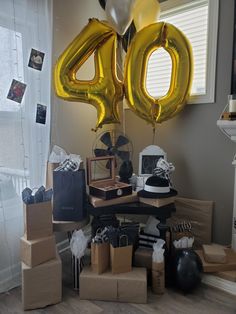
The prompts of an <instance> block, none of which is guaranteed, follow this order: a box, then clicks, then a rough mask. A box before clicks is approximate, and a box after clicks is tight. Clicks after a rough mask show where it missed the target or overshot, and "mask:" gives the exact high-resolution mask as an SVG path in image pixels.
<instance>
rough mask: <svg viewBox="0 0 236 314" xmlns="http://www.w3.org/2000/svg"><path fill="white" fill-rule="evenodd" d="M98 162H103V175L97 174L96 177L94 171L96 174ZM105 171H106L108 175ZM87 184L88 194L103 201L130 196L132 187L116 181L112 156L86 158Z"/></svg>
mask: <svg viewBox="0 0 236 314" xmlns="http://www.w3.org/2000/svg"><path fill="white" fill-rule="evenodd" d="M100 162H101V163H102V162H105V164H104V172H105V173H103V172H101V173H97V177H96V171H97V172H98V170H97V169H99V165H98V166H97V163H100ZM105 169H106V170H108V173H107V172H106V171H105ZM87 184H88V185H89V194H90V195H93V196H96V197H98V198H101V199H103V200H111V199H113V198H117V197H122V196H126V195H130V194H132V185H130V184H127V183H123V182H117V181H116V178H115V157H114V156H104V157H94V158H87Z"/></svg>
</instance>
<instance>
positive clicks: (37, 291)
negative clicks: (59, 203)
mask: <svg viewBox="0 0 236 314" xmlns="http://www.w3.org/2000/svg"><path fill="white" fill-rule="evenodd" d="M24 226H25V232H24V236H23V237H22V238H21V240H20V242H21V261H22V303H23V308H24V310H28V309H36V308H42V307H45V306H47V305H50V304H55V303H58V302H60V301H61V294H62V269H61V260H60V257H59V255H58V254H57V252H56V243H55V236H54V235H53V226H52V206H51V202H43V203H36V204H30V205H26V204H24Z"/></svg>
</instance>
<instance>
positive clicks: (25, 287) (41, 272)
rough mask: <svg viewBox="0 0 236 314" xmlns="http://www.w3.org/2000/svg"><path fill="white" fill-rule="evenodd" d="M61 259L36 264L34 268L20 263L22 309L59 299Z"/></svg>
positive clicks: (39, 306) (55, 301)
mask: <svg viewBox="0 0 236 314" xmlns="http://www.w3.org/2000/svg"><path fill="white" fill-rule="evenodd" d="M61 295H62V267H61V259H60V257H59V255H57V257H56V259H54V260H51V261H49V262H46V263H44V264H41V265H38V266H36V267H34V268H30V267H29V266H27V265H25V264H24V263H22V304H23V308H24V310H30V309H37V308H43V307H45V306H47V305H50V304H56V303H59V302H60V301H61Z"/></svg>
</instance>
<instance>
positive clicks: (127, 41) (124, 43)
mask: <svg viewBox="0 0 236 314" xmlns="http://www.w3.org/2000/svg"><path fill="white" fill-rule="evenodd" d="M135 34H136V28H135V25H134V21H132V23H131V24H130V26H129V28H128V29H127V31H126V32H125V34H124V36H123V38H122V46H123V49H124V50H125V52H127V50H128V48H129V45H130V43H131V40H132V39H133V37H134V35H135Z"/></svg>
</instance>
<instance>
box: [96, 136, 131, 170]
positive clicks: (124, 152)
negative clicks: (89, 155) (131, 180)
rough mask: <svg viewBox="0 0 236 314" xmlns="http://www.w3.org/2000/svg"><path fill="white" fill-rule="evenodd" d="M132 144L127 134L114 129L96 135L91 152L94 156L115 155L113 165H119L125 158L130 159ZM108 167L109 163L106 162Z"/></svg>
mask: <svg viewBox="0 0 236 314" xmlns="http://www.w3.org/2000/svg"><path fill="white" fill-rule="evenodd" d="M132 153H133V146H132V144H131V142H130V140H129V139H128V138H127V136H125V135H123V134H122V133H120V132H116V131H115V130H111V131H105V132H103V133H101V134H99V135H98V137H97V138H96V140H95V143H94V145H93V154H94V155H95V156H96V157H102V156H115V159H116V163H115V166H116V167H119V166H120V165H121V163H122V162H123V161H125V160H131V158H132ZM106 168H107V169H109V168H110V163H109V162H108V163H107V164H106Z"/></svg>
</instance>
